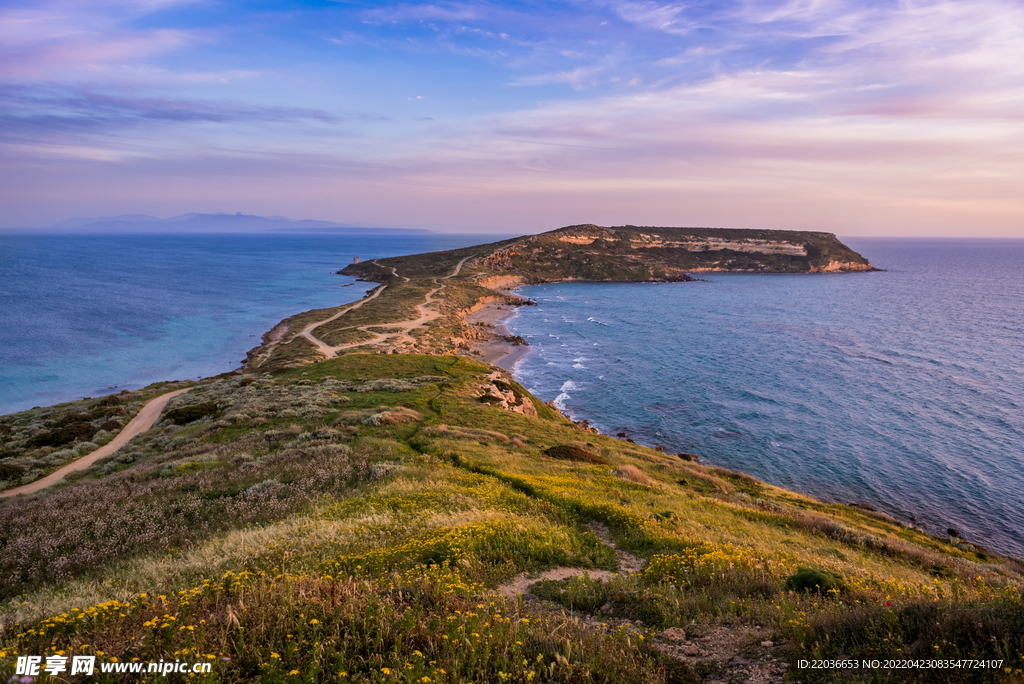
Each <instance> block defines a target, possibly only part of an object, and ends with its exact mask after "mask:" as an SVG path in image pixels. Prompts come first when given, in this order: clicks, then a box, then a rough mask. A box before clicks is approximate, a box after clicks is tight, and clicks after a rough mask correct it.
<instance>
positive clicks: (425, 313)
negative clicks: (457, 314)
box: [299, 257, 470, 359]
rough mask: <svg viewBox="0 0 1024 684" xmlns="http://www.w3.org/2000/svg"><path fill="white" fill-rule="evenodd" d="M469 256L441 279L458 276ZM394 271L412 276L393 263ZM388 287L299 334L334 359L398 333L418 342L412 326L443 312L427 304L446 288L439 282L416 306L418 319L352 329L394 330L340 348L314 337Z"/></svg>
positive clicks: (405, 338) (396, 273)
mask: <svg viewBox="0 0 1024 684" xmlns="http://www.w3.org/2000/svg"><path fill="white" fill-rule="evenodd" d="M469 258H470V257H466V258H465V259H463V260H462V261H460V262H459V263H458V264H456V266H455V269H454V270H453V271H452V272H451V273H449V274H448V275H446V276H445V277H444V278H442V280H448V279H449V278H454V277H455V276H457V275H459V272H460V271H462V265H463V264H465V263H466V261H467V260H468V259H469ZM391 273H392V275H394V276H395V277H396V278H402V279H403V280H404V281H405V282H409V279H408V278H406V277H405V276H403V275H399V274H398V271H397V270H395V268H394V267H393V266H392V267H391ZM386 287H387V285H382V286H381V287H379V288H378V289H377V291H376V292H374V294H373V296H371V297H367V298H366V299H362V300H360V301H359V302H357V303H356V304H354V305H353V306H350V307H347V308H345V309H342V310H341V311H339V312H338V313H336V314H334V315H333V316H331V317H330V318H327V319H325V320H322V321H318V322H316V323H311V324H310V325H308V326H306V327H305V328H304V329H303V330H302V331H301V332H300V333H299V335H302V336H303V337H305V338H306V339H307V340H309V341H310V342H312V343H313V344H315V345H316V348H317V349H318V350H319V351H320V353H321V354H323V355H324V356H326V357H327V358H329V359H332V358H334V357H335V356H337V354H338V352H339V351H341V350H342V349H351V348H353V347H364V346H366V345H371V344H377V343H379V342H383V341H384V340H386V339H388V338H389V337H396V336H397V337H400V338H402V339H403V340H405V341H407V342H415V341H416V340H415V339H414V338H413V337H412V335H410V334H409V331H410V330H412V329H413V328H415V327H417V326H421V325H425V324H427V323H429V322H430V321H432V320H434V319H435V318H437V317H438V316H440V315H441V312H440V311H436V310H434V309H428V308H427V307H429V306H430V305H431V304H433V303H434V295H435V294H437V293H438V292H440V291H441V290H443V289H444V285H443V284H442V285H440V286H439V287H436V288H434V289H433V290H431V291H430V292H428V293H427V295H426V297H425V298H424V300H423V303H422V304H417V305H416V311H418V312H419V314H420V315H419V317H418V318H415V319H413V320H410V321H401V322H399V323H374V324H372V325H360V326H357V327H355V328H353V329H354V330H363V331H366V332H370V331H369V328H393V329H394V330H388V331H387V332H382V333H374V337H373V339H370V340H362V341H360V342H350V343H348V344H339V345H338V346H337V347H332V346H330V345H328V344H325V343H324V342H322V341H320V340H319V339H317V338H316V337H314V336H313V330H315V329H316V328H318V327H320V326H321V325H323V324H325V323H330V322H331V321H333V320H336V319H338V318H340V317H342V316H344V315H345V314H347V313H348V312H349V311H353V310H354V309H358V308H359V307H360V306H362V305H363V304H365V303H366V302H368V301H370V300H371V299H373V298H374V297H376V296H377V295H379V294H380V293H381V292H383V291H384V289H385V288H386Z"/></svg>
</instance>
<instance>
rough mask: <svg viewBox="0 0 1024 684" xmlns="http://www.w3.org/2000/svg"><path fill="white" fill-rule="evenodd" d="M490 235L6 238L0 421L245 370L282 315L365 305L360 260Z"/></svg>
mask: <svg viewBox="0 0 1024 684" xmlns="http://www.w3.org/2000/svg"><path fill="white" fill-rule="evenodd" d="M493 239H496V238H494V237H493V236H474V235H412V236H384V237H380V236H378V237H374V236H332V235H288V236H285V235H81V236H68V235H15V234H0V414H3V413H9V412H12V411H17V410H22V409H26V408H31V407H32V406H45V405H49V404H53V403H56V402H60V401H68V400H70V399H77V398H80V397H83V396H98V395H100V394H109V393H110V392H112V391H115V390H113V389H110V388H111V387H112V386H117V389H123V388H138V387H142V386H145V385H147V384H149V383H151V382H156V381H158V380H172V379H182V378H190V377H197V376H209V375H214V374H217V373H222V372H224V371H228V370H231V369H234V368H237V367H238V365H239V363H240V362H241V360H242V359H243V358H244V357H245V352H246V351H248V350H249V349H251V348H252V347H254V346H256V345H257V344H258V343H259V341H260V337H261V336H262V334H263V333H264V332H266V331H267V330H269V329H270V328H271V327H273V326H274V325H275V324H276V323H277V322H278V321H279V320H281V319H282V318H285V317H287V316H290V315H292V314H294V313H298V312H300V311H305V310H307V309H312V308H319V307H326V306H336V305H338V304H342V303H344V302H347V301H353V300H356V299H359V298H360V297H361V296H362V295H363V293H364V292H365V291H366V289H367V286H368V285H369V284H367V283H356V284H355V285H352V286H350V287H345V288H342V286H343V285H345V284H346V283H351V282H353V279H352V278H346V277H344V276H339V275H336V274H335V271H337V270H338V269H339V268H341V267H342V266H344V265H346V264H348V263H350V262H351V261H352V257H353V256H360V257H362V258H364V259H365V258H372V257H382V256H393V255H398V254H412V253H416V252H425V251H432V250H437V249H451V248H455V247H464V246H468V245H473V244H479V243H481V242H488V241H490V240H493Z"/></svg>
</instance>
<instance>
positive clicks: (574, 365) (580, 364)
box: [572, 363, 586, 368]
mask: <svg viewBox="0 0 1024 684" xmlns="http://www.w3.org/2000/svg"><path fill="white" fill-rule="evenodd" d="M572 367H573V368H586V366H584V365H583V364H582V363H574V364H572Z"/></svg>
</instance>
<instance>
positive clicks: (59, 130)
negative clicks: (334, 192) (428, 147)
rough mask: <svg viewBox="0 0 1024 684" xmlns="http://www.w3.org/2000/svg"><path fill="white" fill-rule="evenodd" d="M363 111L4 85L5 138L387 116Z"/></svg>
mask: <svg viewBox="0 0 1024 684" xmlns="http://www.w3.org/2000/svg"><path fill="white" fill-rule="evenodd" d="M386 120H387V119H386V117H381V116H379V115H378V116H375V115H370V114H362V113H342V114H335V113H328V112H324V111H320V110H316V109H307V108H302V107H272V106H261V105H253V104H247V103H243V102H224V101H219V102H202V101H195V100H180V99H157V98H139V97H136V98H130V97H125V96H119V95H110V94H106V93H97V92H90V91H87V90H74V89H45V90H44V89H38V88H26V87H18V86H3V87H0V137H2V139H7V140H12V139H18V140H24V139H26V138H39V137H54V136H55V135H58V134H67V133H90V132H100V133H102V132H108V131H117V132H118V134H119V135H123V134H124V132H125V127H126V126H136V125H144V124H147V123H161V122H165V123H218V124H232V123H246V122H270V123H295V122H301V121H318V122H321V123H327V124H337V123H341V122H344V121H364V122H366V121H386Z"/></svg>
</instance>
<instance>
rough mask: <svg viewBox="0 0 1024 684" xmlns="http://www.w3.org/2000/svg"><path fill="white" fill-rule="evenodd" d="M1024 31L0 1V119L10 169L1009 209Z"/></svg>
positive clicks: (599, 1)
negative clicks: (3, 5)
mask: <svg viewBox="0 0 1024 684" xmlns="http://www.w3.org/2000/svg"><path fill="white" fill-rule="evenodd" d="M229 2H241V0H229ZM186 10H187V11H186ZM1022 44H1024V7H1022V6H1021V5H1020V4H1019V3H1018V2H1016V0H975V1H974V2H970V3H968V2H954V1H951V0H893V1H892V2H888V1H885V0H879V1H878V2H862V1H861V0H783V2H778V1H772V0H717V1H715V2H682V1H671V0H669V1H664V0H568V1H564V2H562V1H560V2H549V1H547V0H537V1H536V2H531V3H525V4H523V3H516V4H513V3H505V2H499V1H498V0H462V1H461V2H431V3H415V2H398V3H394V2H386V1H385V2H382V3H374V4H373V5H371V6H368V5H358V4H357V5H351V4H345V3H333V4H332V3H327V4H318V5H315V6H313V5H310V6H303V7H295V6H292V5H289V6H287V7H281V8H276V9H275V8H268V6H265V5H261V6H259V7H258V8H255V7H252V8H250V7H248V6H246V5H245V4H240V5H230V4H229V5H220V4H215V3H204V2H199V3H193V4H188V5H186V4H180V5H178V4H169V3H167V2H160V1H159V0H155V1H154V2H144V1H140V2H134V3H131V4H125V5H123V6H121V5H120V4H119V3H114V2H112V0H111V1H110V2H107V3H106V4H87V3H84V2H77V1H72V0H64V1H62V0H41V2H40V3H36V4H34V5H29V4H24V5H22V6H20V7H8V8H7V9H4V10H0V86H2V87H3V90H2V91H0V111H2V112H3V114H2V119H0V130H2V131H3V134H4V139H5V140H6V141H8V144H9V145H10V146H11V147H9V151H10V150H13V151H14V152H11V153H8V154H7V155H6V156H7V162H5V163H6V167H4V168H6V169H8V172H9V173H10V174H12V177H14V178H15V179H16V180H17V173H16V172H15V171H10V169H13V168H15V166H17V165H21V166H18V168H30V167H31V166H32V162H31V159H32V158H33V155H37V156H38V158H40V159H42V158H45V159H46V164H47V167H48V168H49V169H50V170H51V172H52V170H53V169H54V168H55V166H56V165H59V160H60V159H61V158H62V157H61V155H63V158H65V159H67V160H69V161H68V164H69V166H68V167H67V168H68V169H74V170H75V171H74V173H86V172H84V171H82V169H83V168H85V167H87V166H88V165H89V164H94V163H95V164H100V162H102V164H101V167H102V168H103V169H104V173H110V174H113V175H115V176H117V177H118V178H121V177H123V175H124V174H125V173H127V171H126V169H128V168H129V166H130V168H131V169H133V173H141V174H153V176H152V177H153V178H158V177H159V178H163V176H161V174H162V173H165V172H164V171H161V169H171V168H173V169H175V171H174V173H175V174H177V175H176V176H175V177H176V178H177V177H180V176H181V174H187V173H192V174H193V175H194V178H195V179H201V178H206V179H207V181H206V182H207V183H212V184H219V183H222V182H223V183H225V184H226V185H224V186H223V188H224V190H225V192H229V193H230V192H245V191H247V190H245V188H249V189H250V190H251V188H252V187H255V186H253V185H252V184H245V183H239V184H238V185H237V188H236V186H231V185H230V183H229V181H227V180H222V179H221V177H220V176H218V175H217V173H223V174H227V175H232V174H233V175H238V176H239V177H241V176H245V177H246V178H247V179H250V180H251V179H252V178H253V177H259V178H264V177H265V178H266V179H267V181H266V186H265V187H266V188H273V187H274V184H273V182H272V180H271V179H272V178H273V177H274V175H275V174H278V179H279V182H280V185H281V187H285V186H288V187H290V188H291V190H290V191H289V192H292V193H299V194H297V195H294V196H300V195H301V196H302V197H306V198H309V200H310V201H317V202H324V203H329V202H331V201H341V200H340V199H337V198H341V197H344V198H346V199H345V201H346V202H350V203H353V204H351V206H362V207H365V208H366V211H367V212H373V211H380V212H383V211H385V210H384V209H382V208H381V207H382V206H384V205H386V206H387V211H388V212H391V213H392V214H394V213H396V212H400V211H402V208H401V205H402V204H403V202H408V203H409V206H410V207H412V208H410V209H408V211H409V212H410V213H416V211H414V209H415V208H416V207H419V210H417V211H420V213H422V210H423V208H424V207H429V208H430V210H431V211H435V210H436V211H441V212H446V211H447V212H458V211H467V212H468V211H471V210H470V209H469V208H468V207H472V206H476V207H477V209H472V211H478V212H483V213H486V214H487V215H488V216H489V215H491V214H492V210H493V207H494V206H498V205H502V206H506V207H509V212H510V213H509V215H510V216H512V215H514V216H516V217H520V218H522V217H524V216H526V215H527V214H528V212H529V211H531V210H530V209H529V208H528V207H531V206H536V207H537V208H536V211H537V212H542V211H544V212H552V211H555V210H554V209H553V207H555V204H557V202H556V201H555V199H553V198H555V197H556V196H559V197H562V198H563V199H562V200H561V201H564V202H565V207H570V206H571V207H575V208H576V209H579V208H580V207H583V208H593V209H594V211H599V210H600V211H607V212H609V214H614V213H615V212H617V211H618V212H621V219H622V220H625V221H639V222H644V221H648V220H649V221H651V222H654V221H661V220H665V219H664V216H667V215H670V214H671V212H672V211H673V207H676V208H678V207H679V206H682V204H684V203H685V205H686V206H687V207H702V208H701V210H700V211H701V212H703V213H700V214H699V216H715V215H717V216H719V217H720V218H719V219H718V220H717V221H714V222H716V223H719V224H721V223H729V222H730V221H732V222H736V221H741V220H743V221H747V222H748V225H750V224H756V223H758V222H760V224H762V225H768V224H772V225H776V226H777V227H784V226H785V225H791V226H793V225H800V226H807V227H813V226H812V224H813V225H818V224H820V223H821V222H822V221H826V222H827V221H834V220H836V219H835V217H836V215H837V214H842V215H843V216H844V217H850V218H849V220H850V221H853V220H862V219H863V218H864V217H878V216H886V217H898V219H899V220H913V221H917V224H919V225H922V226H924V225H927V224H928V222H929V221H940V222H947V223H948V222H950V221H953V220H954V219H955V218H956V217H965V216H969V215H970V211H971V210H972V209H971V208H972V207H973V208H974V210H976V211H978V212H981V214H983V215H985V216H989V217H992V216H1001V217H1002V218H1001V219H999V220H1001V221H1003V224H1005V225H1010V221H1011V218H1012V220H1018V219H1020V218H1021V217H1024V206H1022V203H1021V201H1020V200H1019V198H1018V197H1017V196H1018V195H1019V188H1017V186H1018V185H1019V176H1020V171H1019V169H1020V168H1024V124H1021V122H1020V119H1019V112H1020V111H1021V109H1022V107H1024V62H1022V61H1021V60H1020V59H1019V52H1020V45H1022ZM415 95H423V96H424V97H423V99H414V97H413V96H415ZM358 112H379V114H373V115H370V114H359V113H358ZM385 119H388V121H387V125H378V123H381V122H383V121H384V120H385ZM15 147H16V148H17V149H16V150H15V149H14V148H15ZM12 160H13V161H12ZM70 160H74V163H73V164H72V162H71V161H70ZM12 165H14V166H12ZM115 167H116V170H115ZM189 169H191V171H189ZM217 169H219V170H220V171H219V172H216V173H215V170H217ZM285 170H287V173H288V174H290V176H289V179H288V180H286V179H283V177H282V174H284V173H286V171H285ZM68 173H69V174H72V175H73V173H72V171H70V170H69V171H68ZM167 173H170V171H167ZM99 177H100V176H96V178H97V179H98V178H99ZM292 178H303V179H306V181H304V182H305V185H301V188H298V189H297V187H298V186H296V185H295V184H296V183H298V181H295V182H294V183H293V182H292V180H291V179H292ZM309 179H314V180H312V181H309ZM18 182H22V181H18ZM76 182H78V183H80V184H87V183H88V182H91V181H89V180H88V179H80V180H79V181H76ZM98 182H99V181H98V180H97V183H98ZM133 182H134V181H133ZM139 182H141V181H139ZM181 182H184V181H181ZM261 182H262V181H261ZM108 185H109V184H108ZM199 185H201V184H200V182H199V180H195V183H193V185H192V186H190V187H198V186H199ZM257 185H258V184H257ZM19 187H22V189H23V190H24V187H23V185H22V186H19ZM83 187H84V186H83ZM104 187H107V186H104ZM109 187H117V186H116V185H109ZM261 187H264V186H261ZM233 188H236V189H233ZM339 188H343V189H344V190H340V189H339ZM428 189H429V191H428ZM10 192H12V193H13V192H14V190H11V191H10ZM104 192H106V190H104ZM275 192H278V191H277V190H266V191H261V193H262V194H267V195H272V194H273V193H275ZM429 192H434V193H435V195H436V196H435V195H430V194H429ZM318 193H319V194H318ZM502 193H505V194H502ZM13 196H14V195H12V197H13ZM384 196H387V197H390V198H397V201H396V200H395V199H390V200H388V201H386V202H381V197H384ZM442 197H449V198H451V197H459V198H460V201H459V202H457V203H455V205H454V206H453V208H450V209H447V208H445V206H444V204H443V203H442V202H441V199H439V198H442ZM524 197H529V198H533V200H537V198H548V199H545V200H544V201H540V200H537V201H536V202H533V200H531V201H529V202H527V201H524V200H523V199H522V198H524ZM318 198H319V199H318ZM331 198H335V199H333V200H332V199H331ZM517 198H518V199H517ZM485 200H486V202H485ZM487 203H490V206H489V207H488V208H486V209H485V208H484V205H485V204H487ZM502 203H504V204H502ZM236 204H237V201H236ZM346 206H349V205H346ZM128 209H130V207H120V206H118V207H111V208H110V209H109V211H107V213H118V212H120V211H122V210H125V211H127V210H128ZM182 210H191V209H190V208H187V207H183V208H182ZM281 211H282V212H283V211H284V210H283V209H282V210H281ZM574 211H575V209H574ZM715 211H717V212H718V214H715ZM759 211H760V214H758V212H759ZM630 212H637V214H638V215H632V216H627V215H626V214H629V213H630ZM659 212H660V213H659ZM801 212H802V213H801ZM101 213H102V212H101ZM271 213H273V212H271ZM483 213H481V215H483ZM565 213H571V212H569V211H568V209H565ZM555 214H558V211H555ZM555 214H552V215H555ZM655 214H656V215H655ZM537 215H538V216H539V215H540V213H538V214H537ZM558 215H561V214H558ZM645 216H647V217H649V218H645ZM759 216H760V217H761V218H760V219H759V220H757V221H755V219H758V217H759ZM908 217H909V218H908ZM915 217H916V218H915ZM1008 217H1009V218H1008ZM361 218H363V219H367V220H373V218H374V216H373V215H372V214H362V215H361ZM576 218H580V217H578V216H577V217H576ZM593 218H595V219H598V218H599V217H596V216H595V217H593ZM451 219H452V216H451V215H448V216H445V217H444V220H446V221H450V220H451ZM381 220H383V217H382V219H381ZM389 220H398V219H397V218H396V217H395V216H391V218H390V219H389ZM510 220H511V219H510ZM516 220H519V218H517V219H516ZM600 220H604V219H600ZM608 220H611V219H608ZM844 220H846V219H845V218H844ZM887 220H888V219H887ZM894 220H895V219H894ZM957 220H959V219H957ZM993 220H994V219H993ZM787 221H788V222H789V223H786V222H787ZM772 222H774V223H772ZM1001 225H1002V224H1001ZM1017 225H1019V221H1018V224H1017ZM819 227H825V226H821V225H819Z"/></svg>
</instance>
